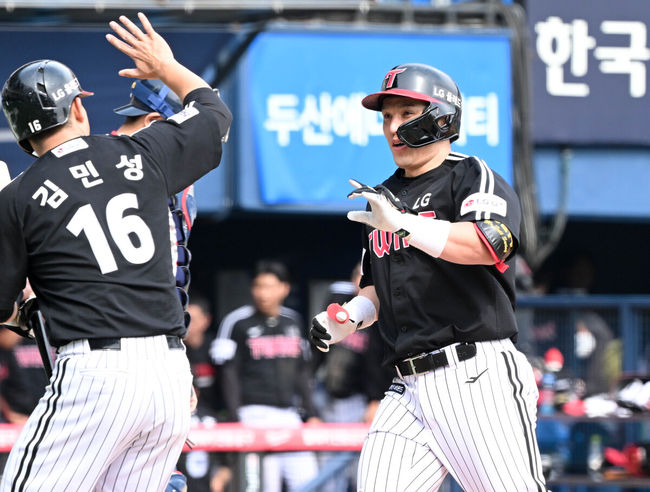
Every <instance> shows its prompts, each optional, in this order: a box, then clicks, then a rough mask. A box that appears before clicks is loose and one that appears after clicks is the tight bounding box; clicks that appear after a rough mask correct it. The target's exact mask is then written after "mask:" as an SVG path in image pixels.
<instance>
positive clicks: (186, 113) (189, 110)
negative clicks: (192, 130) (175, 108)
mask: <svg viewBox="0 0 650 492" xmlns="http://www.w3.org/2000/svg"><path fill="white" fill-rule="evenodd" d="M197 114H199V110H198V109H196V108H195V107H194V106H188V107H186V108H184V109H183V110H182V111H179V112H178V113H176V114H175V115H173V116H170V117H169V118H167V119H168V120H172V121H175V122H176V123H178V124H179V125H180V124H181V123H183V122H184V121H187V120H189V119H190V118H193V117H194V116H196V115H197Z"/></svg>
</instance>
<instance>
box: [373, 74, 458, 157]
mask: <svg viewBox="0 0 650 492" xmlns="http://www.w3.org/2000/svg"><path fill="white" fill-rule="evenodd" d="M388 96H401V97H408V98H411V99H415V100H418V101H424V102H426V103H429V105H428V107H427V108H426V109H425V110H424V112H423V113H422V115H420V116H419V117H417V118H414V119H413V120H410V121H408V122H406V123H404V124H403V125H401V126H400V127H399V128H398V130H397V135H398V136H399V138H400V139H401V140H402V141H403V142H404V143H405V144H406V145H408V146H409V147H422V146H423V145H427V144H430V143H433V142H437V141H439V140H447V139H448V140H451V141H452V142H453V141H454V140H456V139H457V138H458V134H459V132H460V117H461V106H462V101H461V95H460V91H459V90H458V86H457V85H456V83H455V82H454V81H453V80H452V78H451V77H449V75H447V74H446V73H444V72H442V71H440V70H438V69H436V68H433V67H430V66H429V65H424V64H421V63H405V64H403V65H398V66H396V67H394V68H392V69H391V70H389V71H388V73H387V74H386V76H385V77H384V80H383V82H382V84H381V91H379V92H375V93H374V94H370V95H369V96H366V97H365V98H363V100H362V101H361V104H363V106H364V107H366V108H368V109H371V110H373V111H381V109H382V105H383V101H384V99H385V98H386V97H388ZM440 118H444V120H440ZM441 121H444V123H441Z"/></svg>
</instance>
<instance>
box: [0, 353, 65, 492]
mask: <svg viewBox="0 0 650 492" xmlns="http://www.w3.org/2000/svg"><path fill="white" fill-rule="evenodd" d="M67 363H68V361H67V360H64V361H62V362H60V363H59V362H57V364H56V366H57V368H56V377H55V380H54V382H53V383H52V394H51V395H50V397H49V398H48V401H47V407H46V409H45V412H44V413H43V415H41V417H40V418H39V420H38V425H37V426H36V431H35V432H34V435H33V436H32V438H31V439H30V440H29V442H28V443H27V446H25V452H24V454H23V457H22V458H21V460H20V465H19V467H18V473H16V475H15V477H16V478H15V479H14V481H13V483H12V486H11V490H12V492H13V491H18V492H22V491H23V490H24V488H25V484H26V482H27V480H28V479H29V473H30V471H31V469H32V465H33V463H34V458H35V457H36V453H37V451H38V447H39V445H40V443H41V442H42V440H43V437H44V436H45V433H46V432H47V430H48V427H49V425H50V422H51V421H52V416H53V415H54V412H56V406H57V402H58V400H59V398H60V396H61V384H62V382H63V379H64V377H65V368H66V366H67ZM30 447H31V451H30ZM25 465H26V468H25V472H24V473H25V475H24V476H23V478H22V480H21V481H20V484H18V480H20V476H21V475H22V473H23V466H25Z"/></svg>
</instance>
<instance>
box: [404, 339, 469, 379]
mask: <svg viewBox="0 0 650 492" xmlns="http://www.w3.org/2000/svg"><path fill="white" fill-rule="evenodd" d="M454 349H455V350H456V355H457V356H458V360H459V361H464V360H468V359H471V358H472V357H474V356H475V355H476V345H475V344H473V343H460V344H458V345H456V346H455V347H454ZM448 365H449V361H448V360H447V354H446V353H445V352H444V351H441V352H435V353H432V354H425V355H422V356H418V357H412V358H410V359H405V360H402V361H400V362H398V363H397V364H395V369H397V373H398V374H399V375H400V376H412V375H414V374H423V373H425V372H429V371H433V370H435V369H438V368H440V367H445V366H448Z"/></svg>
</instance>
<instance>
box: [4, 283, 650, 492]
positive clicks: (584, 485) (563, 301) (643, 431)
mask: <svg viewBox="0 0 650 492" xmlns="http://www.w3.org/2000/svg"><path fill="white" fill-rule="evenodd" d="M586 312H591V313H596V314H597V315H598V316H600V317H601V319H602V320H604V322H605V323H606V325H607V326H608V327H609V329H610V330H611V332H612V335H613V336H614V337H615V338H617V339H619V340H620V341H621V345H620V347H621V350H620V354H621V361H620V362H621V367H622V375H623V376H624V375H630V374H634V375H648V374H649V373H650V370H649V365H650V296H640V295H639V296H637V295H622V296H620V295H619V296H614V295H546V296H521V297H519V299H518V301H517V316H518V318H519V320H518V322H519V325H520V340H519V341H518V346H519V347H520V349H521V350H523V351H524V352H526V353H527V354H528V355H529V356H530V357H532V358H534V357H543V354H544V353H545V351H546V350H548V348H550V347H556V348H558V349H560V351H561V352H562V353H563V355H564V359H565V362H564V365H565V368H566V369H567V370H568V371H570V372H572V373H574V374H576V375H577V376H580V371H581V370H583V369H584V368H583V367H582V366H583V363H582V361H581V360H579V358H577V357H576V355H575V347H574V334H575V325H576V322H577V320H579V319H581V317H582V316H583V315H584V313H586ZM648 413H649V414H650V412H648ZM646 415H648V414H646ZM544 418H548V417H544ZM648 424H650V415H648V420H647V421H646V420H645V419H644V415H643V414H642V415H641V416H639V415H637V416H636V417H635V419H634V422H632V423H629V424H627V425H626V431H625V433H624V434H623V436H624V438H625V439H627V440H629V439H635V440H638V439H641V440H643V439H645V440H647V439H649V438H650V425H648ZM367 430H368V425H366V424H360V423H349V424H327V423H324V424H305V425H304V426H302V427H296V428H290V429H289V428H251V427H245V426H242V425H240V424H235V423H218V424H216V425H213V426H210V427H206V426H204V425H201V426H197V427H193V428H192V430H191V432H190V436H189V439H190V441H192V442H193V449H192V450H195V451H197V450H203V451H207V452H210V453H235V454H236V456H237V460H236V466H235V470H234V471H235V473H234V477H233V481H232V484H231V485H230V489H229V490H230V491H231V492H243V491H246V492H256V491H257V492H262V488H261V472H262V470H261V458H262V457H263V455H264V454H265V453H268V452H283V451H299V450H312V451H319V452H320V451H328V452H333V453H334V458H332V459H330V460H329V461H328V462H324V463H322V464H321V473H320V474H319V476H318V477H316V478H315V479H314V480H313V481H311V482H310V483H309V484H308V485H307V486H306V487H304V489H303V490H301V492H316V491H318V490H319V489H320V488H321V487H322V485H323V484H324V483H326V482H327V481H328V480H329V479H330V478H332V477H334V476H336V475H338V474H340V473H341V471H342V469H343V468H344V467H345V466H347V465H348V464H349V463H350V462H351V461H352V460H353V459H354V457H355V456H356V455H357V453H358V452H359V450H360V449H361V446H362V445H363V441H364V438H365V435H366V433H367ZM19 431H20V427H19V426H14V425H10V424H0V453H8V452H9V451H10V449H11V446H12V445H13V443H14V441H15V439H16V437H17V436H18V433H19ZM188 451H189V448H186V449H185V451H184V452H188ZM571 480H572V481H571V483H570V484H568V485H567V484H563V483H562V482H561V480H560V481H559V482H557V483H554V486H553V490H554V491H558V492H572V491H574V490H580V491H581V492H592V491H594V492H595V491H603V488H604V487H606V491H607V492H621V491H628V490H637V491H640V490H641V491H643V490H645V491H648V490H650V485H649V482H648V481H638V480H637V481H636V482H634V481H630V482H629V484H628V483H626V482H625V481H623V482H620V481H619V482H618V483H616V484H608V483H607V482H602V481H601V482H600V483H591V482H590V479H588V478H585V480H583V481H577V482H576V479H575V478H573V479H571ZM638 483H641V484H644V485H643V488H642V487H640V486H637V485H635V484H638ZM646 485H647V488H645V487H646ZM441 490H442V491H443V492H459V491H460V488H459V487H458V486H457V485H456V484H455V483H453V481H452V480H448V482H447V483H446V484H445V485H444V486H443V489H441ZM189 492H191V491H189ZM337 492H338V491H337ZM341 492H347V491H341Z"/></svg>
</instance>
